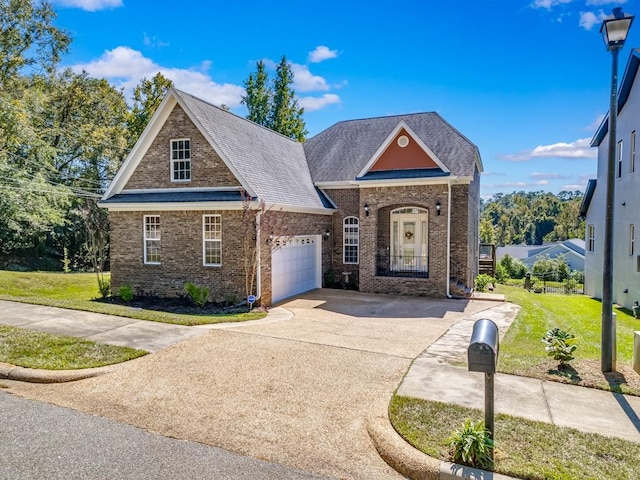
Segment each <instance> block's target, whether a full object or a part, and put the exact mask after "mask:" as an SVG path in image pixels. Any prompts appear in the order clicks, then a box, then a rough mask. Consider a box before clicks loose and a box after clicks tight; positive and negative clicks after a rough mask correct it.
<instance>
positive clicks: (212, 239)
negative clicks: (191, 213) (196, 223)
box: [202, 215, 222, 266]
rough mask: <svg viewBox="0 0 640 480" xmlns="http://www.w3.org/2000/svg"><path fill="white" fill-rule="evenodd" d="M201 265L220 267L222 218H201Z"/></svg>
mask: <svg viewBox="0 0 640 480" xmlns="http://www.w3.org/2000/svg"><path fill="white" fill-rule="evenodd" d="M202 263H203V265H207V266H220V265H222V216H221V215H204V216H203V217H202Z"/></svg>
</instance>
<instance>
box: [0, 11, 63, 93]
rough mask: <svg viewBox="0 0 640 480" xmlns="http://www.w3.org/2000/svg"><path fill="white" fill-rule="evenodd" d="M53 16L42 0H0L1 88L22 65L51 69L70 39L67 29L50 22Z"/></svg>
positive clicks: (22, 68) (39, 69) (42, 71)
mask: <svg viewBox="0 0 640 480" xmlns="http://www.w3.org/2000/svg"><path fill="white" fill-rule="evenodd" d="M55 18H56V14H55V12H54V11H53V8H52V6H51V4H50V3H49V2H47V1H45V0H42V1H41V0H2V1H0V91H4V90H5V89H6V88H7V84H8V82H10V81H11V80H12V79H15V78H16V77H18V76H19V75H20V72H24V69H25V68H30V69H31V73H33V72H35V73H48V74H50V73H51V72H53V70H54V69H55V67H56V65H57V64H58V62H59V61H60V56H61V55H62V54H63V53H65V52H66V51H67V48H68V47H69V43H70V42H71V37H70V36H69V35H68V34H67V32H65V31H64V30H61V29H59V28H57V27H56V26H54V25H53V21H54V20H55Z"/></svg>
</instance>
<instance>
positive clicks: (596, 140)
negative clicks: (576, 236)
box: [580, 49, 640, 309]
mask: <svg viewBox="0 0 640 480" xmlns="http://www.w3.org/2000/svg"><path fill="white" fill-rule="evenodd" d="M639 66H640V50H638V49H634V50H632V52H631V55H630V57H629V61H628V63H627V66H626V69H625V72H624V76H623V77H622V80H621V82H620V89H619V94H618V101H617V111H618V120H617V131H616V138H617V145H616V153H615V155H616V157H615V171H614V177H615V179H614V192H615V193H614V195H615V198H614V208H613V222H614V223H613V237H612V240H613V252H612V253H613V291H612V295H613V302H614V303H617V304H619V305H622V306H624V307H626V308H629V309H630V308H631V307H632V306H633V303H634V302H635V301H638V300H640V251H639V250H638V245H637V243H636V239H637V238H638V234H637V233H636V231H637V230H640V209H639V208H638V207H639V206H640V164H639V163H638V159H637V155H636V132H640V81H638V80H637V76H638V67H639ZM608 145H609V121H608V117H607V118H605V119H604V120H603V122H602V123H601V125H600V127H599V128H598V130H597V131H596V133H595V135H594V137H593V139H592V141H591V146H592V147H598V175H597V179H592V180H590V181H589V183H588V185H587V189H586V192H585V196H584V198H583V203H582V205H581V208H580V214H581V215H582V216H583V217H584V218H585V224H586V232H585V246H586V248H585V249H586V254H585V284H584V289H585V293H586V294H588V295H591V296H593V297H596V298H602V270H603V262H604V222H605V205H606V201H605V186H606V183H607V159H608V152H607V150H608Z"/></svg>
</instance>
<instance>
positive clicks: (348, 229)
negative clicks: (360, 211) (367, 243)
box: [342, 217, 360, 265]
mask: <svg viewBox="0 0 640 480" xmlns="http://www.w3.org/2000/svg"><path fill="white" fill-rule="evenodd" d="M347 249H349V252H350V253H349V260H350V261H347ZM354 252H355V261H353V256H354ZM342 263H343V264H345V265H358V264H359V263H360V219H359V218H358V217H345V218H344V220H343V221H342Z"/></svg>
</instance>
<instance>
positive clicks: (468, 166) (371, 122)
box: [304, 112, 480, 182]
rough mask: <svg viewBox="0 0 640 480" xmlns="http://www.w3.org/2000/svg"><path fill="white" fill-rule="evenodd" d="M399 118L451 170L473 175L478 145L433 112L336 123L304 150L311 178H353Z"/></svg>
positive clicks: (330, 179)
mask: <svg viewBox="0 0 640 480" xmlns="http://www.w3.org/2000/svg"><path fill="white" fill-rule="evenodd" d="M400 121H404V122H405V123H406V124H407V126H408V127H409V128H410V129H411V130H413V132H414V133H415V134H416V135H417V136H418V137H419V138H420V140H422V142H423V143H424V144H425V145H427V146H428V147H429V148H430V149H431V151H432V152H433V153H434V154H435V155H436V156H437V157H438V159H439V160H440V161H441V162H442V163H443V164H444V165H445V166H446V167H447V168H448V169H449V170H450V171H451V175H457V176H473V175H474V171H475V165H476V156H477V157H478V159H479V158H480V156H479V153H478V148H477V147H476V146H475V145H474V144H473V143H471V142H470V141H469V140H468V139H467V138H465V137H464V136H463V135H462V134H461V133H460V132H458V131H457V130H456V129H455V128H453V127H452V126H451V125H449V124H448V123H447V122H446V121H445V120H444V119H443V118H442V117H441V116H440V115H438V114H437V113H435V112H428V113H415V114H409V115H395V116H390V117H377V118H367V119H362V120H350V121H343V122H339V123H336V124H335V125H333V126H332V127H329V128H328V129H327V130H324V131H323V132H321V133H319V134H318V135H316V136H314V137H313V138H310V139H309V140H308V141H307V142H306V143H305V144H304V151H305V153H306V156H307V162H308V163H309V169H310V170H311V177H312V178H313V181H314V182H332V181H345V180H355V179H356V177H357V176H358V174H359V173H360V172H361V170H362V169H363V168H364V167H365V166H366V164H367V162H368V161H369V160H371V158H372V157H373V155H374V154H375V153H376V151H377V150H378V148H380V146H381V145H382V144H383V143H384V141H385V140H386V139H387V138H388V137H389V135H390V134H391V133H392V132H393V130H394V129H395V128H396V127H397V126H398V124H399V123H400Z"/></svg>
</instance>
